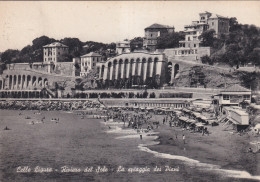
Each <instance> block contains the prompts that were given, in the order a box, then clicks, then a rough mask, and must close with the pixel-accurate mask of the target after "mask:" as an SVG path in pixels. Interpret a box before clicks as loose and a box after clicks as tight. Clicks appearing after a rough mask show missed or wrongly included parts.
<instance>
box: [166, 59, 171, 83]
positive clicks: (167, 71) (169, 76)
mask: <svg viewBox="0 0 260 182" xmlns="http://www.w3.org/2000/svg"><path fill="white" fill-rule="evenodd" d="M171 79H172V62H168V63H167V70H166V83H170V82H171Z"/></svg>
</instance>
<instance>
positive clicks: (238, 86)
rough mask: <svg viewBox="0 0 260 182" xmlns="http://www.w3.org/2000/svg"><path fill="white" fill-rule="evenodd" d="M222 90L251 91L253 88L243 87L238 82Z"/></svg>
mask: <svg viewBox="0 0 260 182" xmlns="http://www.w3.org/2000/svg"><path fill="white" fill-rule="evenodd" d="M221 92H251V90H249V89H247V88H245V87H242V86H240V85H238V84H235V85H232V86H230V87H228V88H226V89H224V90H222V91H221Z"/></svg>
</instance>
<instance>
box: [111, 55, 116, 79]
mask: <svg viewBox="0 0 260 182" xmlns="http://www.w3.org/2000/svg"><path fill="white" fill-rule="evenodd" d="M116 65H117V60H116V59H115V60H114V61H113V73H112V80H114V79H115V78H116Z"/></svg>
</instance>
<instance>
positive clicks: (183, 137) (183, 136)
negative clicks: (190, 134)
mask: <svg viewBox="0 0 260 182" xmlns="http://www.w3.org/2000/svg"><path fill="white" fill-rule="evenodd" d="M182 139H183V144H185V139H186V138H185V135H184V134H183V135H182Z"/></svg>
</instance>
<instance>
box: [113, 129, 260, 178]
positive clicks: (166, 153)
mask: <svg viewBox="0 0 260 182" xmlns="http://www.w3.org/2000/svg"><path fill="white" fill-rule="evenodd" d="M219 127H221V126H219ZM210 129H211V128H210ZM219 129H221V128H218V130H217V131H216V129H214V130H213V133H215V132H220V130H219ZM121 130H122V131H120V132H115V133H117V134H119V133H120V134H125V136H121V137H116V139H118V138H120V139H126V138H130V139H131V138H139V134H137V133H136V134H135V135H136V136H135V137H128V136H129V135H128V134H126V133H124V132H123V131H124V129H123V128H122V129H121ZM132 130H134V129H132ZM167 130H168V131H167ZM173 130H174V131H173ZM134 131H136V130H134ZM174 132H178V135H179V136H178V139H176V138H175V139H173V138H174V137H175V136H176V135H174ZM111 133H113V132H111ZM182 133H185V136H188V137H192V136H194V135H195V137H194V138H188V139H187V140H186V143H185V144H183V143H182V142H183V141H182V139H181V134H182ZM211 134H212V133H211ZM211 134H210V135H211ZM223 134H225V136H227V135H231V133H229V132H228V131H222V132H221V135H223ZM200 135H201V134H200V133H189V132H188V131H186V130H182V129H181V128H178V127H172V128H169V126H167V125H162V126H160V127H159V128H158V129H154V130H153V131H152V132H151V133H150V134H149V133H147V134H145V135H144V136H143V140H146V142H145V144H138V146H137V147H138V149H139V150H140V151H143V152H147V153H151V154H153V155H154V156H155V157H158V158H164V159H170V160H171V159H172V160H178V161H181V162H182V163H184V165H188V166H191V167H197V168H199V170H202V171H203V170H205V171H209V172H210V173H214V174H219V175H223V176H226V177H228V178H235V179H240V180H241V179H246V180H257V181H260V175H259V174H260V173H259V171H258V170H257V168H258V169H259V167H258V164H255V165H253V166H252V165H251V164H246V165H245V163H244V161H240V162H239V161H236V159H237V158H238V157H239V156H240V155H241V153H242V154H243V153H245V151H238V150H233V146H230V147H227V145H229V144H228V143H225V144H224V145H223V146H221V145H218V149H219V148H220V147H221V148H222V150H221V152H220V151H218V152H217V151H215V153H210V150H209V149H210V148H212V146H211V143H209V140H213V139H212V138H211V137H210V136H200ZM212 135H213V137H214V138H215V137H216V136H214V135H216V133H215V134H212ZM147 137H148V138H149V139H147ZM246 137H247V136H245V135H244V136H240V138H239V140H238V141H242V140H246V139H247V138H246ZM169 139H170V140H169ZM198 139H199V140H200V141H198ZM258 139H259V138H258ZM194 140H195V142H201V144H200V146H199V147H200V150H198V151H199V152H198V153H197V152H195V153H194V152H192V151H193V150H194V149H196V147H195V146H194V144H192V142H194ZM229 140H231V142H234V141H237V140H236V137H235V136H234V134H232V135H231V137H230V138H229ZM245 143H246V141H244V143H243V144H245ZM248 145H249V142H248ZM225 147H227V149H226V150H225V151H224V154H227V155H228V156H229V157H230V154H232V155H233V156H234V157H233V158H229V160H231V161H226V160H227V158H225V157H224V156H222V155H221V153H222V152H223V150H224V149H223V148H225ZM207 148H209V149H207ZM239 148H240V149H241V146H239ZM196 150H197V149H196ZM228 150H231V152H228ZM203 155H205V156H203ZM245 155H247V156H246V157H247V159H246V160H251V162H255V160H254V159H255V158H257V157H258V158H259V157H260V155H259V153H257V154H253V153H245ZM256 161H257V160H256ZM247 162H249V163H250V161H247Z"/></svg>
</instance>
